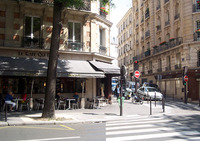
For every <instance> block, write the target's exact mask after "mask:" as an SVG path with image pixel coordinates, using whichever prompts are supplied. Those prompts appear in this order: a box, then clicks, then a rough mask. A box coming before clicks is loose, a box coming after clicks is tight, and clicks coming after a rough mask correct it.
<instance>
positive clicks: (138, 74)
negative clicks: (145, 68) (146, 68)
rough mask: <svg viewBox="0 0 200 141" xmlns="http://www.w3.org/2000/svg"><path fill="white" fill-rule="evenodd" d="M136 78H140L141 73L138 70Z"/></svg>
mask: <svg viewBox="0 0 200 141" xmlns="http://www.w3.org/2000/svg"><path fill="white" fill-rule="evenodd" d="M134 75H135V78H139V77H140V72H139V71H138V70H136V71H135V74H134Z"/></svg>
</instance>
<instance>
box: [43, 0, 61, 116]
mask: <svg viewBox="0 0 200 141" xmlns="http://www.w3.org/2000/svg"><path fill="white" fill-rule="evenodd" d="M63 8H64V4H63V3H61V2H57V1H54V8H53V33H52V37H51V47H50V53H49V62H48V71H47V88H46V93H45V102H44V109H43V113H42V117H43V118H55V93H56V72H57V61H58V50H59V45H60V31H61V29H62V24H61V14H62V10H63Z"/></svg>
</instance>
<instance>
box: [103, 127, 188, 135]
mask: <svg viewBox="0 0 200 141" xmlns="http://www.w3.org/2000/svg"><path fill="white" fill-rule="evenodd" d="M183 129H188V130H189V129H190V128H188V127H157V128H149V129H135V130H123V131H112V132H106V135H119V134H130V133H134V134H135V133H149V132H154V133H156V132H161V131H162V132H165V131H175V130H183Z"/></svg>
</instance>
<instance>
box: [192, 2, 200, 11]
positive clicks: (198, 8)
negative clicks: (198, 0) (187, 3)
mask: <svg viewBox="0 0 200 141" xmlns="http://www.w3.org/2000/svg"><path fill="white" fill-rule="evenodd" d="M193 12H200V5H199V4H193Z"/></svg>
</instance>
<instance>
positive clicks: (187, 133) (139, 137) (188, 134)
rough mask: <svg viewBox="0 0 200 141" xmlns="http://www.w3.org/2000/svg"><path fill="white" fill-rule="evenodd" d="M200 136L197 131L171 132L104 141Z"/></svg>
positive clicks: (113, 138) (110, 138)
mask: <svg viewBox="0 0 200 141" xmlns="http://www.w3.org/2000/svg"><path fill="white" fill-rule="evenodd" d="M198 134H200V133H199V132H197V131H181V132H172V133H162V134H147V135H135V136H125V137H109V138H106V141H129V140H131V141H133V140H141V139H143V140H144V139H152V138H161V137H173V136H183V135H187V136H192V135H198Z"/></svg>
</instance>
